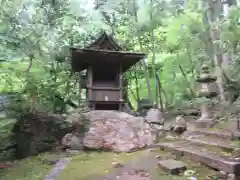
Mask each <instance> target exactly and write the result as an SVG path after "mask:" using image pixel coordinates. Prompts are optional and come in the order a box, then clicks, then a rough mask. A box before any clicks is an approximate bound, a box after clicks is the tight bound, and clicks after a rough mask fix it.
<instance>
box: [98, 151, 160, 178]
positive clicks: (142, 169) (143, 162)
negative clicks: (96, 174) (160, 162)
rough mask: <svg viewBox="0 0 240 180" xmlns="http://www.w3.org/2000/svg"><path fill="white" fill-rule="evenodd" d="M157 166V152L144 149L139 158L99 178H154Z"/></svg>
mask: <svg viewBox="0 0 240 180" xmlns="http://www.w3.org/2000/svg"><path fill="white" fill-rule="evenodd" d="M156 166H157V158H156V155H155V153H152V152H150V151H148V150H146V151H143V153H142V155H140V157H139V159H137V160H134V161H130V162H128V163H127V164H124V165H123V166H122V167H117V168H114V169H112V170H111V171H110V172H109V173H108V174H107V175H106V176H105V177H103V178H101V179H99V178H98V180H116V179H117V180H126V179H128V180H152V179H155V178H154V177H153V174H152V173H151V172H152V170H153V169H154V167H156Z"/></svg>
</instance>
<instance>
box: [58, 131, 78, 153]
mask: <svg viewBox="0 0 240 180" xmlns="http://www.w3.org/2000/svg"><path fill="white" fill-rule="evenodd" d="M62 145H63V146H64V147H65V148H69V149H70V150H78V151H79V150H80V151H81V150H83V137H82V136H81V135H79V134H77V133H75V134H74V133H68V134H66V135H65V136H64V137H63V138H62Z"/></svg>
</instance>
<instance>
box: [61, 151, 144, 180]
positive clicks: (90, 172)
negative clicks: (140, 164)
mask: <svg viewBox="0 0 240 180" xmlns="http://www.w3.org/2000/svg"><path fill="white" fill-rule="evenodd" d="M139 153H140V152H135V153H120V154H116V153H112V152H92V153H83V154H81V155H78V156H76V157H74V158H73V159H72V161H71V162H70V163H69V164H68V165H67V167H66V168H65V169H64V170H63V171H62V172H61V173H60V174H59V176H58V178H57V180H66V179H67V180H76V179H78V180H91V179H94V177H101V176H104V175H105V174H106V173H108V172H109V171H110V169H111V168H112V167H113V164H112V163H114V162H121V163H125V162H127V161H129V160H131V159H134V158H137V157H138V155H139Z"/></svg>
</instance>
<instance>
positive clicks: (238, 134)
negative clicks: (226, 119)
mask: <svg viewBox="0 0 240 180" xmlns="http://www.w3.org/2000/svg"><path fill="white" fill-rule="evenodd" d="M187 134H198V135H206V136H211V137H218V138H223V139H229V140H234V139H237V140H239V139H240V131H236V130H235V131H226V130H225V131H224V130H214V129H193V130H190V131H187Z"/></svg>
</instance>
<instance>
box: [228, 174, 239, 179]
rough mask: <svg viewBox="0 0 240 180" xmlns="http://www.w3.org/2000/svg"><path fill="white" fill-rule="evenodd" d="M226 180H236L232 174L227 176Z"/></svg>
mask: <svg viewBox="0 0 240 180" xmlns="http://www.w3.org/2000/svg"><path fill="white" fill-rule="evenodd" d="M227 180H237V177H236V176H235V175H234V174H228V179H227Z"/></svg>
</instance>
